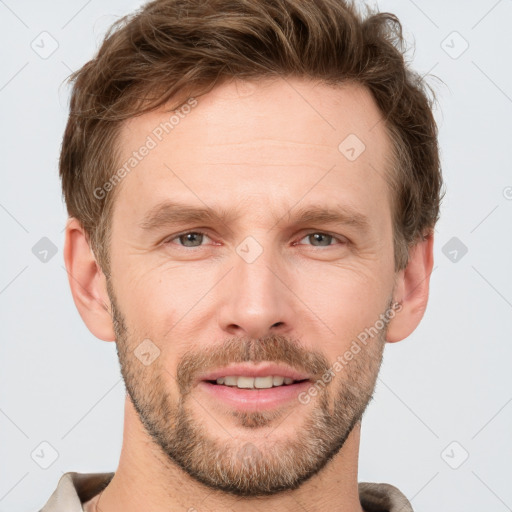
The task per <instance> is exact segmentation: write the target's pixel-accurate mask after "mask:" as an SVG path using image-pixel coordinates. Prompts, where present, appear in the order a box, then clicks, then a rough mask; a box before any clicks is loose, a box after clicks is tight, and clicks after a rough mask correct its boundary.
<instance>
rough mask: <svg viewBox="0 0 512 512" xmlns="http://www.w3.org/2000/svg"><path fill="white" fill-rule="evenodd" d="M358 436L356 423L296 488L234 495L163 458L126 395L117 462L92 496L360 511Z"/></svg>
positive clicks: (168, 506) (102, 500)
mask: <svg viewBox="0 0 512 512" xmlns="http://www.w3.org/2000/svg"><path fill="white" fill-rule="evenodd" d="M359 439H360V423H358V424H357V425H356V426H355V427H354V429H353V430H352V432H351V433H350V435H349V437H348V438H347V440H346V442H345V444H344V445H343V447H342V449H341V450H340V451H339V452H338V454H337V455H336V456H335V457H334V458H333V459H332V460H331V461H330V462H329V463H328V464H327V466H325V467H324V468H323V469H322V470H321V471H320V472H319V473H317V474H316V475H314V476H313V477H312V478H310V479H309V480H308V481H306V482H304V483H303V484H302V485H301V486H300V487H299V488H298V489H295V490H292V491H285V492H282V493H279V494H276V495H273V496H263V497H258V498H239V497H236V496H232V495H229V494H226V493H224V492H221V491H214V490H212V489H210V488H208V487H206V486H204V485H203V484H201V483H200V482H197V481H196V480H194V479H192V478H191V477H190V476H189V475H188V474H187V473H185V472H184V471H183V470H182V469H181V468H180V467H178V466H176V465H175V464H174V463H173V462H172V461H170V460H169V459H167V458H166V457H165V456H164V455H163V454H162V452H161V451H160V450H159V449H158V448H156V447H154V444H153V441H152V439H151V438H150V436H148V434H147V433H146V432H145V430H144V427H143V426H142V425H141V423H140V421H139V418H138V415H137V412H136V411H135V409H134V408H133V405H132V403H131V401H130V399H129V397H128V396H127V397H126V402H125V422H124V433H123V447H122V450H121V457H120V460H119V466H118V468H117V470H116V472H115V475H114V477H113V479H112V481H111V482H110V484H109V485H108V486H107V487H106V488H105V489H104V491H103V492H102V494H101V496H99V497H98V498H99V499H98V500H97V501H96V505H97V511H98V512H121V511H122V512H138V511H140V510H151V511H152V512H168V511H169V510H187V511H194V512H206V511H211V510H215V511H216V512H228V511H233V510H236V511H237V512H259V511H261V512H263V511H267V510H281V511H283V512H291V511H296V510H297V509H301V510H307V511H308V512H323V511H325V510H336V511H343V512H363V509H362V508H361V504H360V501H359V493H358V482H357V469H358V456H359Z"/></svg>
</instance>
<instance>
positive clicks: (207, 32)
mask: <svg viewBox="0 0 512 512" xmlns="http://www.w3.org/2000/svg"><path fill="white" fill-rule="evenodd" d="M366 8H367V15H366V16H363V15H362V14H360V13H359V11H358V10H357V9H356V7H355V6H354V4H353V3H351V2H350V1H349V0H303V1H299V0H154V1H152V2H150V3H148V4H146V5H145V6H143V7H142V8H140V9H139V10H138V11H136V12H135V13H133V14H129V15H127V16H125V17H123V18H121V19H119V20H118V21H116V22H115V23H114V24H113V25H112V26H111V27H110V29H109V30H108V32H107V34H106V35H105V38H104V41H103V44H102V46H101V47H100V49H99V51H98V53H97V55H96V56H95V57H94V58H93V59H92V60H90V61H89V62H87V63H86V64H85V65H84V66H83V67H82V68H81V69H79V70H78V71H76V72H74V73H73V74H72V75H71V76H70V78H69V81H70V82H73V89H72V94H71V101H70V114H69V119H68V123H67V126H66V130H65V133H64V138H63V142H62V151H61V155H60V163H59V165H60V168H59V173H60V177H61V178H62V189H63V194H64V198H65V201H66V204H67V209H68V214H69V216H71V217H76V218H77V219H78V220H79V222H80V224H81V225H82V227H83V229H84V231H85V232H86V234H87V237H88V241H89V243H90V245H91V248H92V249H93V251H94V252H95V254H96V257H97V259H98V263H99V264H100V266H101V267H102V269H103V271H104V272H105V273H106V274H107V275H109V271H110V270H109V269H110V259H109V250H108V248H109V246H110V229H109V226H110V223H111V212H112V205H113V201H114V197H115V194H114V193H113V192H112V193H109V194H107V195H106V197H105V198H104V199H101V200H99V199H98V198H97V197H96V194H95V193H94V190H96V189H97V187H101V186H102V184H104V183H105V182H107V181H108V180H109V178H110V177H111V176H112V175H113V174H114V172H115V170H116V165H118V158H117V156H118V153H117V142H118V140H117V138H118V134H119V131H120V125H121V123H122V121H123V120H125V119H128V118H130V117H134V116H137V115H140V114H142V113H145V112H149V111H151V110H154V109H157V108H159V107H161V106H163V105H165V104H166V103H167V102H168V101H170V100H171V98H176V97H178V96H180V97H190V96H192V95H194V96H195V97H197V96H199V95H201V94H205V93H206V92H208V91H210V90H211V89H212V88H213V87H214V86H215V85H216V84H219V83H221V82H222V81H223V80H226V79H229V78H239V79H246V80H257V79H263V78H278V77H291V76H295V77H299V78H310V79H315V80H319V81H321V82H323V83H325V84H327V85H338V84H342V83H346V82H353V83H357V84H361V85H363V86H365V87H367V88H368V89H369V90H370V91H371V93H372V95H373V97H374V99H375V100H376V103H377V105H378V107H379V108H380V110H381V113H382V115H383V122H384V123H385V126H386V128H387V130H388V133H389V136H390V140H391V142H392V148H393V164H394V165H393V166H392V168H391V169H389V170H387V172H386V177H387V180H388V183H389V186H390V187H391V191H392V196H393V199H392V203H393V204H392V214H393V237H394V240H393V243H394V251H395V270H400V269H402V268H405V267H406V265H407V262H408V253H409V248H410V247H411V246H412V245H414V244H415V243H416V242H418V241H419V240H420V239H421V238H422V237H423V236H424V235H425V234H427V233H428V232H431V231H432V230H433V228H434V226H435V223H436V222H437V220H438V217H439V208H440V202H441V199H442V196H443V194H442V193H441V187H442V176H441V169H440V161H439V151H438V143H437V126H436V123H435V120H434V117H433V113H432V106H433V100H432V99H431V98H430V97H429V96H428V94H427V87H428V90H429V91H430V92H431V93H432V95H433V99H435V94H434V93H433V91H432V89H431V87H430V86H428V85H427V84H426V83H425V81H424V80H423V79H422V78H421V77H420V76H419V75H418V74H417V73H415V72H414V71H412V70H410V69H409V67H408V66H407V65H406V63H405V59H404V54H403V48H404V39H403V36H402V26H401V24H400V22H399V20H398V18H397V17H396V16H395V15H393V14H391V13H379V12H372V11H371V10H370V9H369V8H368V7H366ZM180 104H181V103H180ZM176 106H178V105H176ZM174 108H176V107H174ZM118 188H119V187H117V188H116V189H115V191H117V189H118Z"/></svg>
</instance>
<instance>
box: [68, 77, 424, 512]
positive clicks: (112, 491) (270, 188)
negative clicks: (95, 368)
mask: <svg viewBox="0 0 512 512" xmlns="http://www.w3.org/2000/svg"><path fill="white" fill-rule="evenodd" d="M197 100H198V104H197V106H196V107H195V108H193V109H192V111H191V112H190V113H189V114H188V115H187V116H186V117H185V118H184V119H182V120H181V121H180V123H179V124H178V125H177V126H176V127H175V128H174V129H173V131H172V133H170V134H168V135H167V136H165V137H164V138H163V140H162V141H161V142H159V143H158V145H157V146H156V147H155V148H154V149H152V150H151V151H150V152H149V154H148V155H147V156H146V157H145V158H144V159H143V160H142V161H141V162H140V163H139V164H138V165H137V167H136V169H134V170H133V171H132V172H130V173H129V174H127V175H126V176H125V177H124V178H123V180H122V182H121V183H120V184H118V185H117V187H120V188H119V189H118V190H117V191H116V193H117V197H116V202H115V207H114V212H113V218H112V245H111V248H110V251H111V276H110V279H108V280H107V278H106V276H105V274H104V273H103V272H102V270H101V268H100V267H99V265H98V264H97V263H96V260H95V257H94V254H93V253H92V251H91V250H90V249H89V246H88V245H87V241H86V237H85V234H84V232H83V230H82V228H81V227H80V224H79V222H78V221H77V220H76V219H73V218H70V219H69V221H68V224H67V229H66V244H65V262H66V268H67V270H68V272H69V276H70V278H69V282H70V286H71V290H72V294H73V298H74V301H75V304H76V306H77V308H78V310H79V312H80V315H81V317H82V319H83V320H84V322H85V323H86V325H87V326H88V328H89V329H90V331H91V332H92V333H93V334H94V335H95V336H96V337H98V338H100V339H102V340H105V341H114V340H117V349H118V353H119V358H120V364H121V369H122V374H123V377H124V380H125V384H126V387H127V391H128V393H127V395H126V402H125V423H124V436H123V447H122V452H121V457H120V461H119V466H118V468H117V471H116V474H115V476H114V478H113V480H112V482H111V483H110V484H109V485H108V487H107V488H106V489H105V490H104V492H103V493H102V494H101V496H100V499H99V501H97V502H96V503H95V502H94V500H93V502H91V505H97V510H99V511H103V512H114V511H116V512H117V511H125V512H135V511H139V510H151V511H153V512H160V511H161V512H163V511H166V512H167V511H169V510H176V511H178V510H183V511H190V512H192V511H193V510H196V511H197V512H204V511H216V512H224V511H232V510H236V511H244V512H245V511H248V512H249V511H263V510H265V511H266V510H282V511H292V510H293V511H295V510H297V509H301V510H307V511H308V512H320V511H325V510H343V511H357V512H361V511H362V508H361V505H360V502H359V498H358V488H357V481H358V480H357V471H358V451H359V441H360V420H361V416H362V414H363V412H364V410H365V408H366V405H367V404H368V402H369V401H370V399H371V394H372V392H373V388H374V384H375V380H376V378H377V374H378V370H379V366H380V362H381V358H382V350H383V348H384V345H385V343H386V342H389V343H393V342H396V341H400V340H402V339H404V338H406V337H407V336H409V335H410V334H411V333H412V332H413V331H414V329H415V328H416V327H417V325H418V324H419V322H420V321H421V318H422V317H423V314H424V311H425V308H426V305H427V300H428V289H429V288H428V287H429V278H430V273H431V271H432V266H433V235H432V233H430V234H428V235H427V236H426V237H425V239H424V240H422V241H420V242H419V243H418V244H417V245H415V246H414V247H413V248H412V249H411V251H410V257H409V263H408V266H407V268H406V269H404V270H402V271H400V272H396V273H395V271H394V259H393V244H392V223H391V206H390V197H391V195H390V194H391V191H390V190H389V188H388V186H387V183H386V181H385V180H384V179H383V178H382V175H383V169H384V166H385V162H386V161H387V159H388V158H389V156H390V147H391V146H390V141H389V138H388V135H387V132H386V131H385V126H384V123H383V122H380V119H381V116H380V112H379V109H378V107H377V105H376V104H375V102H374V100H373V98H372V96H371V94H370V93H369V92H368V91H367V90H366V89H364V88H363V87H361V86H359V85H355V84H350V85H344V86H343V87H337V88H334V87H330V86H326V85H323V84H320V83H317V82H312V81H308V80H303V79H290V78H288V79H286V80H283V79H278V80H273V81H269V80H266V81H264V82H257V83H256V82H251V83H242V82H237V81H231V82H227V83H224V84H222V85H220V86H217V87H216V88H215V89H214V90H212V91H211V92H209V93H208V94H206V95H204V96H200V97H199V98H197ZM168 119H169V113H165V112H163V110H162V109H160V110H158V111H154V112H151V113H149V114H145V115H143V116H139V117H136V118H133V119H130V120H128V121H127V122H126V123H125V124H124V125H123V129H122V132H121V138H120V150H121V155H122V157H123V162H124V161H125V159H126V158H128V157H129V156H130V154H131V153H132V152H133V151H134V150H136V149H137V148H139V147H140V146H141V145H142V144H143V143H144V141H145V140H146V137H147V136H148V134H150V133H151V132H152V130H154V128H155V127H156V126H157V125H158V124H159V123H160V122H162V121H164V120H168ZM351 133H352V134H356V135H357V136H358V137H359V138H360V139H361V140H362V141H364V144H365V146H366V149H365V150H364V151H363V152H362V153H361V155H360V156H359V157H358V158H357V159H356V160H354V161H349V160H348V159H347V158H345V156H344V155H343V154H342V153H341V152H340V151H339V150H338V145H339V144H340V142H342V141H343V140H344V139H345V138H346V137H347V135H349V134H351ZM165 199H172V200H176V201H180V202H183V203H186V204H187V205H191V206H198V207H204V206H205V204H206V205H208V206H210V207H212V208H223V209H224V210H225V211H227V212H228V213H229V212H232V211H234V210H235V209H239V211H238V217H237V218H236V219H232V220H231V221H230V222H227V223H223V222H221V221H218V222H217V221H215V222H210V223H208V224H198V223H193V222H189V223H182V224H179V225H171V226H170V225H167V226H161V227H160V228H159V229H157V230H156V231H152V232H146V231H144V230H142V229H141V228H140V227H139V224H140V222H141V220H142V218H143V217H144V215H145V214H146V212H148V211H149V210H150V209H151V208H152V207H153V206H154V205H156V204H157V203H159V202H160V201H162V200H165ZM339 205H350V206H351V207H352V208H354V209H355V210H357V211H358V212H360V213H362V214H364V215H365V216H366V217H367V218H368V220H369V226H370V228H369V230H368V231H367V232H363V231H362V230H359V229H357V228H356V227H354V226H349V225H339V224H332V223H326V222H319V223H314V224H307V225H300V226H299V225H295V224H294V223H293V222H292V218H293V213H294V212H295V211H296V209H297V208H299V207H305V208H310V207H312V206H334V207H336V206H339ZM276 219H280V220H279V221H278V222H277V223H276ZM197 231H202V232H204V233H205V235H206V236H204V237H203V238H201V237H200V236H199V237H198V236H197V235H196V236H195V238H194V237H192V239H191V240H188V242H187V237H181V239H180V238H177V237H176V235H179V234H183V233H184V232H188V233H190V232H197ZM314 233H325V234H327V235H333V237H334V238H329V237H327V239H325V238H323V239H322V240H323V242H322V243H319V241H318V240H316V239H315V237H314V236H313V235H314ZM308 235H310V236H308ZM248 236H252V237H253V238H254V239H255V240H256V241H257V243H258V244H259V247H261V249H262V252H261V254H260V255H259V256H258V257H257V258H256V259H255V260H254V261H252V262H250V263H249V262H248V261H246V260H245V259H244V258H242V257H241V256H240V254H239V253H238V252H237V248H238V247H239V246H240V244H241V242H242V241H244V240H245V239H246V237H248ZM163 242H166V243H163ZM187 243H188V244H189V246H188V247H187V246H186V244H187ZM251 250H253V251H254V250H255V249H254V248H253V249H251ZM393 302H399V303H401V308H400V312H399V313H397V314H396V315H394V316H393V318H392V319H391V320H390V321H389V323H388V324H387V325H386V327H385V328H384V329H381V330H380V332H379V334H378V335H377V336H374V337H371V338H370V340H369V341H368V343H367V344H366V345H364V346H362V345H361V350H360V352H358V353H357V354H356V355H354V356H353V359H351V360H350V361H349V362H348V363H347V364H346V365H345V366H344V367H343V369H342V370H341V371H339V372H337V373H336V376H335V377H334V378H333V379H332V381H331V382H330V384H329V385H328V386H326V387H325V388H324V390H323V391H322V392H320V393H318V394H317V395H316V396H313V397H311V401H310V402H309V403H307V404H304V403H301V402H300V401H299V400H293V401H291V402H290V403H289V404H287V405H286V406H283V407H280V408H277V409H275V410H273V411H270V412H269V411H267V412H265V413H258V412H257V411H256V412H254V413H245V414H241V413H238V414H237V413H235V412H234V411H233V410H232V409H231V408H229V407H227V406H224V405H223V404H222V403H220V402H215V401H214V400H213V399H211V398H210V397H208V396H206V395H205V394H204V392H202V391H201V390H200V389H198V387H197V386H195V385H194V384H190V383H193V382H194V380H193V379H194V378H195V377H197V375H198V374H199V373H198V372H199V371H200V370H202V369H204V366H205V365H206V369H208V370H212V369H215V368H217V367H219V366H223V365H224V364H225V363H229V362H231V361H242V360H244V359H243V354H251V355H252V358H251V357H250V358H249V360H251V361H253V362H255V363H256V362H259V361H282V362H285V363H287V364H288V365H289V366H292V367H297V366H296V365H297V364H299V361H303V363H301V364H303V365H304V366H305V368H299V369H301V370H304V369H307V370H311V372H312V373H313V370H317V371H319V370H321V369H325V368H326V367H332V365H333V363H334V362H335V361H336V360H339V359H337V358H338V357H339V356H340V355H341V356H342V355H343V354H344V353H346V351H347V350H348V349H349V348H350V346H351V343H352V342H353V340H355V339H357V335H358V334H360V333H361V332H362V331H364V329H365V328H368V327H370V326H374V325H375V324H376V321H377V320H378V319H379V315H381V314H383V313H385V312H386V311H388V310H389V307H390V305H391V304H392V303H393ZM381 318H382V317H381ZM145 339H150V340H151V342H152V343H153V345H154V346H155V347H158V350H159V355H158V357H157V358H156V359H155V360H154V361H153V362H152V363H151V364H149V365H147V366H146V365H144V364H142V363H141V361H140V360H139V359H138V358H136V357H135V356H134V352H133V351H134V350H136V349H137V347H138V346H139V345H140V343H141V342H142V341H143V340H145ZM244 349H246V351H244ZM251 350H252V352H251ZM185 362H187V363H190V365H189V366H187V365H185ZM294 365H295V366H294ZM144 425H146V428H145V427H144ZM320 442H321V443H322V445H321V446H322V447H323V448H324V449H321V450H320V449H319V450H316V451H315V450H313V447H315V446H316V447H318V446H320ZM247 447H249V449H248V448H247ZM285 453H286V454H287V455H288V457H284V456H283V455H284V454H285ZM215 460H217V461H218V463H219V464H215ZM247 461H249V464H247ZM140 468H143V471H141V470H140ZM219 468H220V470H219ZM269 474H270V475H272V478H269V477H268V475H269ZM266 475H267V476H266ZM234 481H238V482H239V483H238V486H237V485H236V484H234V483H233V482H234ZM229 483H231V488H230V489H228V484H229ZM278 484H282V487H281V488H279V489H278V488H277V486H278ZM91 510H94V508H91Z"/></svg>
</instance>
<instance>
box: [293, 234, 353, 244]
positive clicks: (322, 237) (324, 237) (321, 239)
mask: <svg viewBox="0 0 512 512" xmlns="http://www.w3.org/2000/svg"><path fill="white" fill-rule="evenodd" d="M311 237H314V238H311ZM305 238H309V239H311V240H315V242H318V243H319V245H313V247H328V246H329V245H333V244H331V242H332V241H333V240H337V241H338V242H341V243H344V241H343V240H341V239H340V238H337V237H335V236H334V235H329V234H328V233H322V232H321V231H318V232H314V233H309V234H307V235H306V236H305V237H304V238H301V240H304V239H305Z"/></svg>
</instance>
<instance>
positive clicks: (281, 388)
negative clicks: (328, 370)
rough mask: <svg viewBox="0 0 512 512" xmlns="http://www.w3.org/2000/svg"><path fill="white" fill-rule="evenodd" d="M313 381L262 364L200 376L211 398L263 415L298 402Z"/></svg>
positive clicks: (277, 366)
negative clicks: (268, 411) (262, 412)
mask: <svg viewBox="0 0 512 512" xmlns="http://www.w3.org/2000/svg"><path fill="white" fill-rule="evenodd" d="M312 381H313V379H312V377H310V376H309V375H307V374H304V373H301V372H298V371H296V370H294V369H292V368H289V367H283V366H279V365H270V364H262V365H260V366H254V365H236V366H228V367H225V368H220V369H218V370H216V371H214V372H211V373H209V374H206V375H202V376H200V378H199V379H198V388H199V389H200V390H201V391H202V392H204V393H207V394H208V396H209V398H210V399H211V398H213V399H214V400H215V401H218V402H221V403H223V404H224V405H225V406H227V407H228V408H230V409H231V408H235V409H237V410H239V411H246V412H251V411H253V412H254V411H262V410H269V409H274V408H276V407H282V406H284V405H289V404H290V403H291V402H293V401H296V402H299V401H298V397H299V395H300V393H302V392H304V391H305V390H306V389H307V388H308V387H309V386H310V385H311V383H312Z"/></svg>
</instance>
